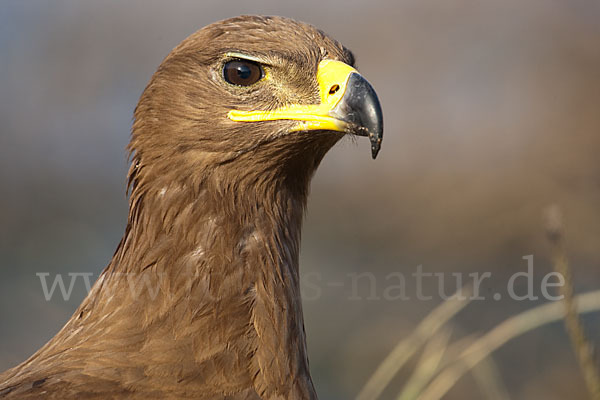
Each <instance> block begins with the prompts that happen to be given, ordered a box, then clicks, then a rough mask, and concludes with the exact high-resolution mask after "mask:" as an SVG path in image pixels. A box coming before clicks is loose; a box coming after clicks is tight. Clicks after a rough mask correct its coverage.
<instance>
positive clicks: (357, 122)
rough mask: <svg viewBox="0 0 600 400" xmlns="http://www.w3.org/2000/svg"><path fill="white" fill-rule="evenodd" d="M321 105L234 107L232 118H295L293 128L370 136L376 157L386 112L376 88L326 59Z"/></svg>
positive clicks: (321, 70) (319, 72)
mask: <svg viewBox="0 0 600 400" xmlns="http://www.w3.org/2000/svg"><path fill="white" fill-rule="evenodd" d="M317 82H318V84H319V94H320V97H321V103H320V104H308V105H306V104H291V105H288V106H285V107H282V108H278V109H275V110H269V111H262V110H254V111H242V110H231V111H229V114H228V117H229V119H231V120H233V121H246V122H253V121H273V120H279V119H286V120H296V121H299V123H298V125H297V126H296V127H295V128H294V129H293V130H294V131H311V130H330V131H337V132H345V133H350V134H354V135H359V136H368V137H369V140H370V141H371V155H372V157H373V158H375V157H377V153H379V150H380V148H381V140H382V138H383V114H382V112H381V105H380V104H379V99H378V98H377V94H376V93H375V90H374V89H373V87H372V86H371V85H370V84H369V82H368V81H367V80H366V79H365V78H363V77H362V75H360V74H359V73H358V71H356V70H355V69H354V68H352V67H351V66H349V65H347V64H344V63H343V62H340V61H334V60H323V61H321V62H320V63H319V68H318V70H317Z"/></svg>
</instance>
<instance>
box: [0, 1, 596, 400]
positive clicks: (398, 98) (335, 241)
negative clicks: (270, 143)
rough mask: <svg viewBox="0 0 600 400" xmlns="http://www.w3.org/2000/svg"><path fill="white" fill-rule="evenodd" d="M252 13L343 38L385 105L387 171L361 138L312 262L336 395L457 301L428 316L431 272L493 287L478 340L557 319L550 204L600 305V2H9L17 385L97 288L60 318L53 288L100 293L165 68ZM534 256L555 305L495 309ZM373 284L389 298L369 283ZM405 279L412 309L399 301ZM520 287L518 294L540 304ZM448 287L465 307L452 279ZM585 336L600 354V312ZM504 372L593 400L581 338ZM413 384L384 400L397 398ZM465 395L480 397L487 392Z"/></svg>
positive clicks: (6, 102)
mask: <svg viewBox="0 0 600 400" xmlns="http://www.w3.org/2000/svg"><path fill="white" fill-rule="evenodd" d="M239 14H275V15H284V16H288V17H293V18H295V19H299V20H303V21H305V22H309V23H311V24H313V25H316V26H317V27H319V28H321V29H323V30H324V31H326V32H327V33H329V34H330V35H332V36H333V37H335V38H336V39H338V40H339V41H341V42H342V43H344V44H345V45H346V46H347V47H349V48H350V49H351V50H352V51H353V52H354V54H355V55H356V58H357V65H358V68H359V69H360V70H361V72H362V73H363V74H364V75H365V76H366V77H367V79H368V80H369V81H370V82H371V83H372V84H373V86H374V87H375V88H376V90H377V92H378V95H379V97H380V100H381V103H382V105H383V109H384V117H385V140H384V143H383V148H382V151H381V153H380V155H379V157H378V159H377V160H376V161H373V160H371V157H370V151H369V146H368V143H367V141H366V140H357V141H356V142H353V141H351V140H347V141H343V142H342V143H340V144H338V145H337V146H336V147H335V148H334V149H333V150H332V151H331V152H330V154H328V156H327V157H326V158H325V160H324V162H323V164H322V166H321V168H320V170H319V171H318V173H317V175H316V177H315V179H314V181H313V184H312V196H311V199H310V203H309V209H308V217H307V220H306V224H305V229H304V232H303V243H302V260H301V265H302V273H303V276H304V277H305V279H307V280H309V283H310V285H309V286H308V289H309V290H307V291H306V294H307V296H306V298H305V301H304V303H305V309H304V311H305V323H306V331H307V335H308V346H309V354H310V361H311V370H312V372H313V378H314V381H315V385H316V387H317V391H318V392H319V394H320V397H321V398H322V399H348V398H353V397H354V396H356V394H357V393H358V391H359V390H360V388H361V387H362V386H363V385H364V383H365V382H366V381H367V379H368V377H369V376H370V374H371V373H372V372H373V371H374V370H375V368H376V367H377V365H378V364H379V363H380V362H381V361H382V359H383V358H384V357H385V356H386V355H387V354H388V353H389V352H390V351H391V349H392V348H393V347H394V345H395V344H396V343H397V342H398V341H399V340H400V339H402V338H403V337H406V336H407V335H408V334H409V333H410V332H411V331H412V330H413V329H414V327H415V326H416V324H417V323H418V322H419V321H420V320H421V319H422V318H423V317H424V316H425V315H427V313H428V312H429V311H430V310H432V309H433V308H434V307H435V306H436V305H437V304H439V303H440V302H441V301H442V299H441V298H440V296H439V295H437V284H438V282H437V281H435V280H430V281H427V282H426V283H425V286H424V289H423V291H424V293H425V294H430V295H432V299H431V300H428V301H423V300H418V299H416V298H415V294H416V292H415V288H414V285H413V282H414V281H413V280H411V279H410V276H411V274H412V273H414V272H415V271H416V270H417V266H419V265H421V266H422V269H423V271H425V272H443V273H445V274H446V276H447V277H450V276H451V275H450V274H451V273H463V274H467V273H472V272H477V271H479V272H485V271H489V272H491V273H492V274H493V275H492V278H491V279H488V280H486V281H485V282H484V284H483V288H482V294H483V295H487V296H486V300H485V301H478V302H473V303H472V304H471V305H469V306H468V307H467V308H466V309H465V310H464V311H463V312H461V313H460V314H459V315H458V317H457V318H456V319H455V320H454V330H453V333H454V334H455V335H456V336H459V337H460V335H463V334H465V333H477V332H483V331H486V330H489V329H490V328H492V327H493V326H495V325H496V324H498V323H499V322H501V321H502V320H504V319H505V318H507V317H509V316H511V315H515V314H516V313H518V312H520V311H524V310H527V309H530V308H532V307H534V306H536V305H539V304H541V303H543V302H544V301H545V300H544V299H542V298H541V296H540V290H539V288H540V282H541V280H542V279H543V277H544V275H545V274H547V273H548V272H550V271H551V270H552V267H551V263H550V261H549V249H548V246H547V244H546V241H545V236H544V230H543V224H542V212H543V210H544V209H545V208H546V207H547V206H548V205H550V204H557V205H559V206H560V208H561V209H562V211H563V213H564V216H565V221H566V238H567V249H568V253H569V257H570V260H571V263H572V266H573V270H574V283H575V290H576V292H580V293H581V292H585V291H589V290H593V289H598V287H599V286H600V269H599V268H598V264H599V262H600V249H599V243H600V213H599V212H598V207H599V205H600V160H599V150H600V23H599V22H598V21H600V3H599V2H597V1H593V0H589V1H586V0H570V1H548V0H528V1H522V0H503V1H491V0H487V1H473V0H455V1H451V2H449V1H446V0H428V1H422V0H400V1H398V0H371V1H369V2H366V1H356V0H337V1H331V2H323V1H316V0H304V1H297V2H291V3H285V4H284V3H282V2H279V1H276V0H265V1H251V2H243V3H242V2H240V3H236V2H224V1H212V0H211V1H202V2H200V1H177V2H163V1H153V0H152V1H151V0H143V1H142V0H136V1H127V2H118V1H93V2H91V1H89V2H81V1H76V0H72V1H54V2H45V1H33V0H31V1H20V0H14V1H13V0H4V1H2V4H1V5H0V193H1V196H0V370H4V369H6V368H9V367H11V366H14V365H16V364H18V363H19V362H21V361H23V360H24V359H25V358H27V357H28V356H29V355H30V354H32V353H33V352H34V351H35V350H36V349H37V348H38V347H40V346H41V345H43V344H44V343H45V342H46V341H47V340H48V339H50V338H51V337H52V336H53V335H54V334H55V333H56V332H57V331H58V330H59V329H60V327H62V325H63V324H64V323H65V322H66V320H67V319H68V318H69V317H70V315H71V313H72V312H73V311H74V310H75V308H76V307H77V306H78V304H79V303H80V301H81V300H82V299H83V297H84V296H85V286H84V285H83V284H82V281H79V282H78V283H77V284H76V285H75V286H74V291H73V295H72V296H71V298H70V300H69V301H64V300H63V299H62V296H60V295H56V294H55V295H54V296H53V298H52V300H51V301H46V300H45V298H44V293H43V290H42V287H41V283H40V278H39V277H38V276H36V273H39V272H48V273H50V274H51V275H50V279H53V276H54V275H55V274H57V273H63V274H65V279H66V280H67V278H68V277H67V275H66V274H67V273H69V272H90V273H93V274H94V275H93V278H94V279H95V278H97V277H98V274H99V273H100V272H101V270H102V269H103V268H104V267H105V266H106V264H107V263H108V261H109V260H110V258H111V256H112V254H113V251H114V249H115V248H116V246H117V243H118V242H119V239H120V237H121V235H122V233H123V231H124V227H125V221H126V212H127V202H126V198H125V174H126V170H127V156H126V152H125V150H124V148H125V146H126V144H127V142H128V139H129V131H130V126H131V122H132V114H133V110H134V107H135V105H136V102H137V99H138V97H139V95H140V94H141V92H142V90H143V89H144V86H145V84H146V82H147V81H148V80H149V78H150V76H151V75H152V73H153V72H154V70H155V69H156V67H157V66H158V65H159V63H160V62H161V60H162V59H163V57H164V56H166V55H167V54H168V53H169V51H170V50H171V49H172V48H173V47H174V46H175V45H177V43H178V42H180V41H181V40H182V39H184V38H185V37H186V36H188V35H189V34H191V33H192V32H194V31H195V30H197V29H199V28H201V27H202V26H204V25H207V24H209V23H211V22H214V21H216V20H219V19H223V18H227V17H231V16H235V15H239ZM527 255H533V256H534V266H535V270H534V275H533V281H534V288H535V294H537V295H538V296H540V299H539V300H537V301H516V300H510V299H508V296H503V298H502V299H501V300H494V299H493V298H492V296H491V294H492V293H498V292H500V293H506V284H507V281H508V279H509V277H510V276H511V275H512V274H514V273H516V272H519V271H524V270H525V269H526V266H527V264H526V262H525V261H524V260H523V259H522V257H523V256H527ZM364 272H369V273H371V274H372V276H373V277H375V279H374V285H375V286H372V285H373V281H371V280H368V281H367V280H360V282H357V283H356V285H354V284H353V283H352V276H353V275H352V274H360V273H364ZM398 272H400V273H402V274H403V275H405V276H406V277H407V287H406V295H407V297H409V298H410V299H409V300H402V299H396V300H390V299H385V298H383V297H384V296H382V294H383V292H384V290H385V289H386V288H389V286H390V284H392V285H393V284H397V283H398V282H397V281H390V280H389V279H387V278H388V277H389V276H390V274H393V273H398ZM466 276H467V275H465V277H466ZM49 282H50V283H51V281H49ZM332 282H333V284H332ZM339 282H342V283H343V284H342V285H337V284H336V283H339ZM519 282H520V283H519V285H521V286H518V287H517V291H522V290H525V289H526V283H525V282H524V281H519ZM67 283H68V281H67ZM444 284H445V287H447V293H448V294H450V293H452V292H453V291H454V290H455V287H456V285H455V284H454V282H453V281H452V280H451V279H450V278H447V279H446V281H445V282H444ZM315 287H317V288H318V290H315ZM373 290H375V292H373ZM373 293H375V295H373ZM519 293H522V292H519ZM315 294H316V295H315ZM583 320H584V323H585V325H586V329H587V332H588V335H589V336H590V338H592V339H593V340H596V343H597V344H598V343H600V340H598V339H599V338H600V315H599V314H598V313H596V314H593V313H592V314H588V315H586V316H585V317H584V319H583ZM494 360H495V362H496V365H497V367H498V374H499V379H500V381H501V382H502V384H503V385H504V386H505V388H506V391H507V393H508V395H509V398H511V399H523V400H525V399H548V400H552V399H565V398H569V399H584V398H586V393H585V387H584V385H583V380H582V378H581V374H580V372H579V369H578V366H577V363H576V361H575V358H574V356H573V355H572V350H571V348H570V346H569V343H568V338H567V335H566V333H565V330H564V327H563V325H562V323H560V322H557V323H555V324H551V325H547V326H544V327H542V328H540V329H538V330H535V331H533V332H530V333H528V334H526V335H524V336H522V337H519V338H517V339H515V340H513V341H511V342H509V343H508V344H507V345H505V346H504V347H502V348H501V349H499V350H498V351H497V352H496V353H494ZM409 373H410V369H407V371H403V372H401V374H400V375H399V376H398V378H397V379H396V380H395V381H394V383H393V384H392V385H391V387H390V388H389V390H388V391H386V392H385V394H384V397H383V398H390V399H392V398H395V396H396V394H397V391H398V389H399V388H400V387H401V386H402V382H403V378H404V377H406V375H408V374H409ZM446 398H447V399H464V398H480V395H479V394H478V391H477V387H476V386H475V385H474V383H473V381H472V379H471V378H470V377H468V376H467V377H465V378H464V379H462V380H461V381H460V382H459V384H458V385H457V386H456V387H454V388H453V389H452V390H451V391H450V392H449V393H448V395H447V397H446Z"/></svg>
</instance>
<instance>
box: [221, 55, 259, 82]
mask: <svg viewBox="0 0 600 400" xmlns="http://www.w3.org/2000/svg"><path fill="white" fill-rule="evenodd" d="M263 76H264V71H263V69H262V67H261V66H260V64H258V63H256V62H254V61H248V60H232V61H228V62H226V63H225V65H224V66H223V78H224V79H225V81H227V82H228V83H231V84H233V85H238V86H250V85H252V84H255V83H256V82H258V81H259V80H261V78H262V77H263Z"/></svg>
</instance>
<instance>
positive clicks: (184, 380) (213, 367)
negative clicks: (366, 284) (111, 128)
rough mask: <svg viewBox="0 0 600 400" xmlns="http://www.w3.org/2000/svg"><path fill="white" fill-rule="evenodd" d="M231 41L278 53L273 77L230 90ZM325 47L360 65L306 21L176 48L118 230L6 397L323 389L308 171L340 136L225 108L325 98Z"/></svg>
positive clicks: (303, 395) (231, 397)
mask: <svg viewBox="0 0 600 400" xmlns="http://www.w3.org/2000/svg"><path fill="white" fill-rule="evenodd" d="M231 50H236V51H238V52H246V53H249V54H260V55H261V56H262V57H264V58H266V59H268V60H270V62H271V65H272V67H271V75H272V82H273V83H271V84H264V85H262V86H261V87H260V88H259V89H247V88H231V87H228V86H226V84H225V83H224V82H223V81H222V80H220V79H219V78H220V75H219V66H220V65H221V64H220V63H221V59H222V57H223V54H226V53H227V52H228V51H231ZM325 56H328V57H330V58H334V59H339V60H341V61H345V62H349V63H352V62H353V57H352V55H351V53H350V52H349V51H348V50H346V49H345V48H344V47H343V46H341V45H340V44H339V43H337V42H335V41H334V40H332V39H330V38H328V37H327V36H326V35H325V34H323V33H322V32H321V31H319V30H317V29H315V28H313V27H311V26H309V25H306V24H301V23H298V22H295V21H292V20H289V19H285V18H279V17H247V16H246V17H238V18H234V19H230V20H227V21H222V22H219V23H216V24H213V25H210V26H208V27H206V28H204V29H201V30H200V31H198V32H196V33H195V34H193V35H192V36H190V37H189V38H188V39H186V40H185V41H183V42H182V43H181V44H180V45H179V46H177V47H176V48H175V49H174V50H173V52H171V54H170V55H169V56H168V57H167V58H166V59H165V60H164V61H163V63H162V64H161V66H160V67H159V69H158V71H157V72H156V74H155V75H154V76H153V78H152V79H151V81H150V83H149V84H148V86H147V88H146V90H145V91H144V93H143V95H142V97H141V99H140V102H139V104H138V106H137V108H136V112H135V122H134V126H133V134H132V140H131V144H130V147H129V149H130V151H131V153H132V163H131V168H130V170H129V184H128V190H129V191H130V195H129V215H128V223H127V227H126V231H125V234H124V236H123V239H122V240H121V242H120V244H119V246H118V248H117V250H116V252H115V254H114V256H113V258H112V260H111V262H110V263H109V265H108V266H107V268H106V269H105V270H104V272H103V273H102V274H101V276H100V278H99V279H98V281H97V282H96V283H95V285H94V286H93V288H92V290H91V292H90V293H89V295H88V296H87V298H86V299H85V300H84V301H83V303H82V304H81V305H80V307H79V308H78V309H77V311H76V312H75V313H74V315H73V316H72V318H71V319H70V320H69V321H68V322H67V323H66V325H65V326H64V328H63V329H62V330H61V331H60V332H59V333H58V334H57V335H56V336H55V337H54V338H52V339H51V340H50V341H49V342H48V343H47V344H46V345H45V346H44V347H42V348H41V349H40V350H39V351H38V352H37V353H35V354H34V355H33V356H32V357H31V358H29V359H28V360H27V361H25V362H24V363H22V364H21V365H19V366H17V367H15V368H13V369H11V370H9V371H7V372H5V373H3V374H0V398H6V399H12V398H22V399H33V398H40V397H43V398H46V399H61V400H62V399H95V398H97V399H100V398H102V399H106V398H112V399H138V398H140V399H142V398H143V399H184V398H195V399H228V400H242V399H244V400H246V399H248V400H250V399H265V400H267V399H268V400H275V399H316V398H317V396H316V394H315V390H314V387H313V383H312V381H311V378H310V374H309V366H308V359H307V352H306V340H305V333H304V324H303V317H302V305H301V301H300V288H299V266H298V257H299V246H300V229H301V224H302V218H303V213H304V210H305V206H306V200H307V196H308V189H309V182H310V178H311V177H312V175H313V173H314V171H315V170H316V168H317V166H318V164H319V162H320V161H321V159H322V158H323V156H324V155H325V153H326V152H327V150H328V149H329V148H330V147H331V146H333V145H334V144H335V143H336V142H337V141H338V140H339V139H340V137H341V134H339V133H334V132H323V131H315V132H311V133H310V134H294V135H290V134H288V133H287V132H289V130H290V127H291V125H290V122H289V121H271V122H264V123H257V124H251V125H248V124H240V123H234V122H232V121H230V120H228V119H227V118H226V113H227V110H229V109H232V108H239V109H244V108H255V107H261V108H265V107H271V108H273V107H276V106H280V105H282V104H286V103H292V102H295V103H306V104H310V103H315V102H318V92H317V90H316V80H315V73H316V66H317V65H318V62H319V61H320V60H321V59H322V58H323V57H325Z"/></svg>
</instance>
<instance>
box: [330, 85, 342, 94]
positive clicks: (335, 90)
mask: <svg viewBox="0 0 600 400" xmlns="http://www.w3.org/2000/svg"><path fill="white" fill-rule="evenodd" d="M338 90H340V85H338V84H335V85H333V86H332V87H331V89H329V94H335V93H336V92H337V91H338Z"/></svg>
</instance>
